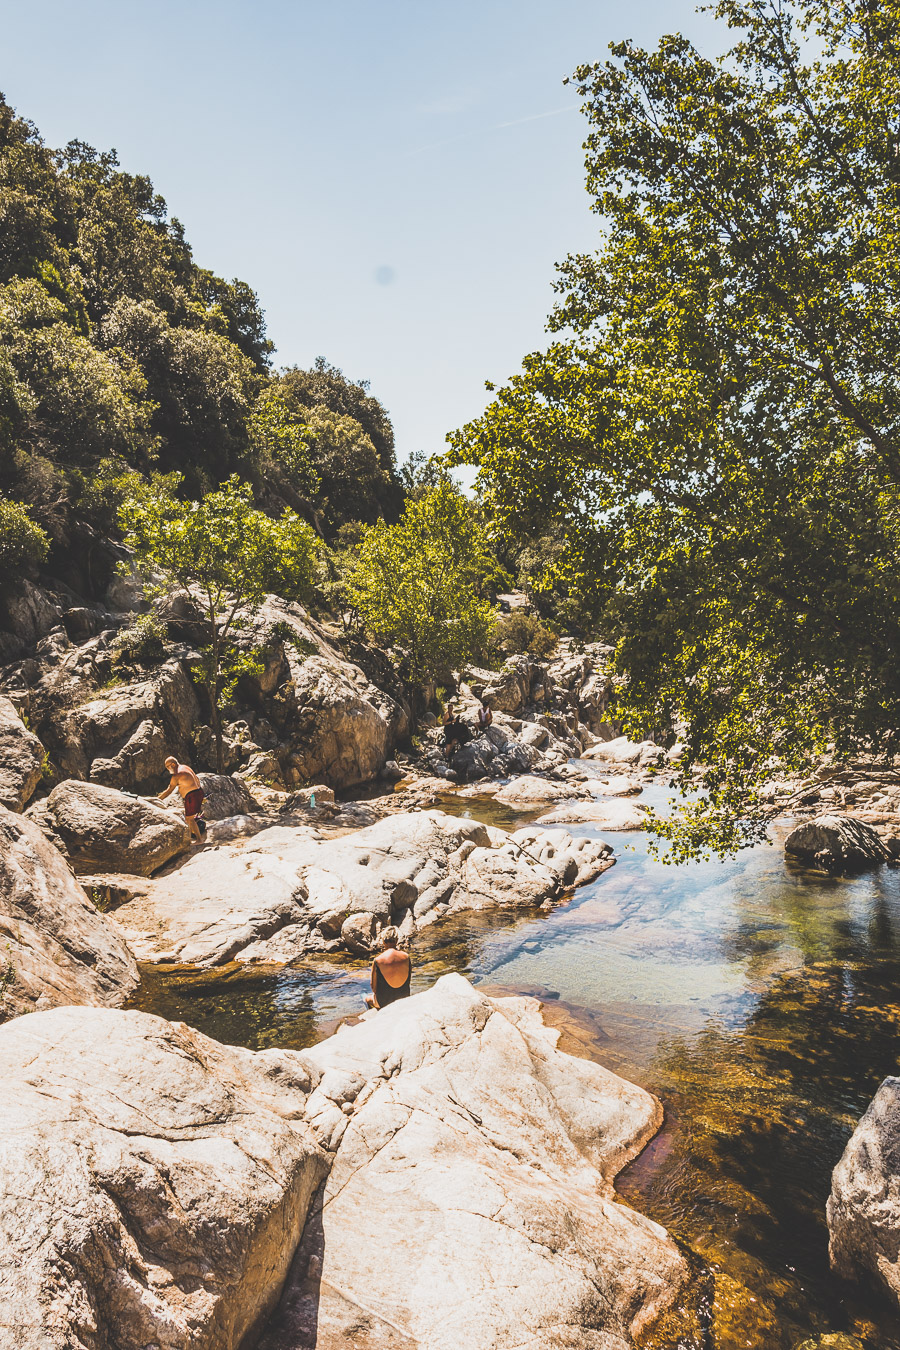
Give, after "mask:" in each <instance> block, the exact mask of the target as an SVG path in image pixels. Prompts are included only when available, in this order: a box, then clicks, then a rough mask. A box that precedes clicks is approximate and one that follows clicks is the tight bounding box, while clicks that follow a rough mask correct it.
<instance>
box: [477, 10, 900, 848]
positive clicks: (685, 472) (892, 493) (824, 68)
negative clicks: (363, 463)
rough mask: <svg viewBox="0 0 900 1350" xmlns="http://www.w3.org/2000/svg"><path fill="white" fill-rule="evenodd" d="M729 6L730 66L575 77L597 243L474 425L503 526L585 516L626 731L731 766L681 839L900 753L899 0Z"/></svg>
mask: <svg viewBox="0 0 900 1350" xmlns="http://www.w3.org/2000/svg"><path fill="white" fill-rule="evenodd" d="M715 12H716V14H717V15H718V17H719V19H720V20H722V21H723V22H724V23H725V24H727V25H728V26H729V28H731V29H732V30H734V31H735V32H736V34H737V40H736V41H735V42H734V43H733V45H732V46H731V49H730V50H729V51H728V52H727V53H726V54H725V55H724V56H723V57H722V58H721V59H719V60H715V61H712V60H708V59H706V58H705V57H704V56H702V55H701V54H700V53H699V52H698V51H697V50H696V49H695V48H694V47H692V45H691V44H690V43H689V42H688V41H687V40H686V39H685V38H683V37H680V36H674V37H667V38H664V39H663V40H662V41H661V43H660V45H659V47H658V48H657V49H656V50H655V51H653V52H646V51H643V50H640V49H639V48H637V47H635V46H632V45H631V44H630V43H623V44H619V45H616V46H613V48H612V53H613V59H612V60H611V61H608V62H605V63H600V64H597V65H591V66H583V67H581V68H580V69H579V70H578V71H577V72H576V76H575V78H576V80H577V82H578V87H579V91H580V93H581V94H582V95H583V97H584V100H585V102H584V110H585V113H586V115H587V117H588V120H589V123H590V134H589V137H588V140H587V144H586V151H587V161H586V163H587V182H588V189H589V192H590V193H591V195H592V197H593V199H594V206H595V210H596V211H597V213H598V215H599V216H600V217H601V219H602V221H603V225H604V237H603V240H602V243H601V247H600V248H599V250H598V252H597V253H596V254H593V255H590V256H578V257H571V258H569V259H568V261H567V262H566V263H565V264H563V266H562V268H561V270H560V280H559V285H558V289H559V292H560V295H561V299H560V302H559V304H558V307H557V309H556V311H555V313H554V314H553V316H552V317H551V328H552V329H553V330H555V331H556V332H557V333H559V334H560V337H559V339H558V340H557V341H556V342H555V343H554V345H553V346H551V347H550V349H549V350H548V351H546V352H544V353H536V354H533V355H531V356H529V357H528V358H527V359H526V361H525V363H524V368H523V371H522V373H521V374H520V375H518V376H516V377H514V378H513V379H512V380H511V381H510V382H509V384H508V385H507V386H506V387H505V388H504V389H502V390H501V391H500V392H499V393H498V395H497V397H496V399H495V401H494V402H493V404H492V405H491V406H490V407H489V409H488V410H487V412H486V413H485V415H484V417H483V418H481V419H479V420H478V421H477V422H475V423H473V424H471V425H470V426H468V427H466V428H464V429H463V430H462V431H461V432H459V433H457V434H456V435H455V436H454V437H453V438H452V444H453V453H454V456H455V458H456V459H457V460H458V461H463V460H464V461H466V462H470V463H476V464H478V465H479V466H480V470H481V475H480V481H481V484H482V486H483V488H484V491H485V493H486V497H487V500H488V503H489V506H490V507H491V509H492V510H493V511H494V513H495V515H496V517H497V519H498V522H499V524H500V525H501V526H502V527H503V528H504V529H505V530H506V532H507V533H508V534H510V535H511V536H514V537H517V538H519V539H521V538H522V537H525V536H528V535H531V536H532V537H537V536H539V535H540V534H541V533H543V532H545V531H546V530H547V528H548V527H553V528H559V529H562V530H564V531H565V535H566V539H567V543H568V549H567V550H566V552H565V554H563V555H561V556H560V557H559V558H558V559H557V560H556V562H555V564H554V569H553V570H554V571H555V574H556V577H557V578H558V579H559V580H560V582H561V583H563V584H564V585H565V587H566V589H567V592H568V594H569V595H570V596H572V595H576V596H577V595H579V594H580V595H582V596H583V597H585V599H586V600H589V601H590V602H591V603H593V604H595V605H596V606H597V607H598V608H599V609H600V610H601V611H602V612H603V614H604V622H605V624H606V625H607V627H608V629H609V631H610V633H611V634H612V635H614V636H615V637H616V639H617V642H618V646H617V657H616V660H617V665H618V668H619V671H620V672H621V673H622V674H623V675H625V676H626V677H627V680H626V683H625V686H624V689H623V693H622V706H621V709H620V712H621V714H622V715H623V716H624V718H625V721H626V725H627V726H628V728H629V729H630V730H631V731H632V732H634V733H646V732H648V731H653V730H657V729H660V728H661V729H663V730H668V731H669V732H670V733H671V734H673V735H674V732H675V730H676V729H678V730H679V731H680V732H681V734H682V736H683V739H684V742H685V755H684V760H683V767H684V770H685V776H684V779H683V781H684V782H685V783H691V782H692V781H693V780H692V779H691V776H690V773H689V770H690V768H691V766H692V765H694V764H697V763H701V764H705V765H706V766H707V772H706V775H705V783H706V786H707V788H708V789H709V797H708V801H707V802H706V803H705V804H702V805H701V806H699V807H697V808H695V809H694V810H693V811H692V812H691V813H689V815H688V816H686V817H685V818H684V819H683V820H682V821H681V822H680V823H677V824H676V825H674V826H671V827H666V828H665V830H663V833H668V835H669V836H670V837H671V838H672V839H673V842H674V844H675V856H682V853H683V854H684V855H693V854H696V853H697V852H702V851H704V850H706V849H708V848H714V849H718V850H723V849H730V848H732V847H735V846H736V845H738V844H739V843H741V842H743V841H746V840H747V839H752V838H754V837H758V835H759V834H760V832H761V831H762V829H763V827H764V812H763V811H762V810H761V809H758V808H757V806H756V805H755V802H754V797H753V793H754V788H755V786H756V785H757V784H758V783H759V780H760V778H762V777H764V776H765V775H766V774H767V772H769V771H770V765H771V764H772V763H773V762H775V761H778V762H780V764H781V765H783V766H786V767H788V768H792V767H799V766H801V765H803V764H806V763H808V762H809V760H810V758H811V757H813V756H815V755H816V754H818V753H820V752H821V751H822V749H823V748H825V747H826V746H829V745H830V746H833V747H834V748H835V751H836V752H837V753H838V754H844V753H849V752H853V751H857V750H866V751H883V752H885V753H888V754H892V753H895V752H896V751H897V750H898V749H900V660H898V656H900V579H898V578H900V569H898V541H900V380H898V375H897V364H896V352H897V349H898V339H900V266H898V263H900V213H898V209H897V208H898V203H900V155H898V146H900V123H898V117H897V109H898V107H900V61H898V52H900V11H898V10H897V8H896V6H893V5H870V4H868V3H867V2H866V0H847V3H842V4H836V3H834V2H833V0H803V3H800V4H797V5H794V6H791V5H785V4H782V3H778V2H777V0H771V3H770V2H769V0H720V2H719V3H718V4H717V6H716V9H715ZM550 580H551V581H552V580H553V578H550ZM679 831H681V833H679ZM680 851H681V852H680Z"/></svg>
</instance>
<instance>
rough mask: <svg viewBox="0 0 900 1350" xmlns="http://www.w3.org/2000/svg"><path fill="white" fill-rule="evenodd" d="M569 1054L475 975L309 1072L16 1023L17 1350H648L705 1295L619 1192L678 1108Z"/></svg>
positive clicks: (370, 1030)
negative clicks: (665, 1324)
mask: <svg viewBox="0 0 900 1350" xmlns="http://www.w3.org/2000/svg"><path fill="white" fill-rule="evenodd" d="M557 1035H558V1033H556V1032H554V1031H552V1030H550V1029H548V1028H547V1027H545V1026H544V1025H543V1023H542V1020H541V1016H540V1010H539V1005H538V1004H537V1003H536V1001H535V1000H533V999H526V998H511V999H496V1000H492V999H488V998H486V997H484V996H483V995H481V994H479V993H478V992H477V991H476V990H474V989H472V987H471V986H470V985H469V984H468V983H467V981H465V980H463V979H462V978H461V977H460V976H445V977H444V978H443V979H441V980H440V981H439V982H438V983H437V985H435V986H434V987H433V988H432V989H431V990H430V991H428V992H427V993H425V994H421V995H418V996H417V997H415V998H412V999H410V1000H408V1001H405V1002H404V1003H402V1004H395V1005H394V1006H393V1007H391V1008H389V1009H386V1010H385V1011H384V1012H381V1013H378V1014H377V1015H375V1016H372V1017H370V1018H368V1019H366V1020H365V1021H363V1022H362V1023H361V1024H360V1025H358V1026H355V1027H347V1028H344V1029H343V1030H342V1031H341V1032H339V1033H338V1035H336V1036H334V1037H332V1038H331V1039H330V1040H328V1041H325V1042H323V1043H322V1044H320V1045H318V1046H316V1047H314V1048H313V1049H312V1050H308V1051H304V1052H302V1053H296V1052H291V1051H287V1050H269V1051H263V1052H260V1053H258V1054H253V1053H251V1052H250V1051H245V1050H239V1049H236V1048H234V1047H229V1046H223V1045H219V1044H218V1043H217V1042H215V1041H211V1040H209V1039H208V1038H207V1037H204V1036H201V1035H200V1034H199V1033H197V1032H195V1031H192V1030H191V1029H190V1028H188V1027H186V1026H184V1025H183V1024H178V1025H173V1024H171V1023H167V1022H164V1021H162V1020H161V1019H159V1018H155V1017H151V1016H148V1015H146V1014H142V1013H134V1012H131V1013H122V1012H114V1011H109V1010H103V1009H96V1008H94V1009H91V1008H61V1009H58V1010H55V1011H52V1012H47V1013H38V1014H36V1015H34V1016H31V1017H28V1018H18V1019H15V1020H14V1021H12V1022H10V1023H8V1024H6V1025H5V1026H4V1027H2V1028H0V1071H2V1074H3V1080H4V1085H5V1091H4V1094H3V1101H2V1103H0V1135H2V1138H3V1145H4V1146H3V1147H2V1148H0V1168H2V1171H3V1178H2V1183H3V1184H2V1188H0V1192H2V1196H3V1200H2V1208H3V1232H4V1245H5V1259H4V1270H5V1274H4V1279H3V1281H2V1284H0V1305H2V1306H0V1324H2V1326H3V1327H4V1328H5V1330H4V1332H3V1335H2V1336H0V1343H2V1344H3V1345H4V1347H5V1346H6V1345H9V1346H10V1347H11V1346H12V1345H13V1344H15V1346H16V1350H38V1347H40V1350H48V1347H59V1350H62V1347H66V1350H70V1348H71V1347H73V1346H81V1347H87V1346H91V1347H111V1346H112V1345H113V1343H115V1345H116V1347H117V1350H138V1347H145V1346H147V1345H150V1344H153V1345H160V1346H163V1345H165V1346H171V1347H186V1346H188V1345H190V1346H191V1347H192V1348H194V1350H204V1347H207V1348H208V1350H238V1347H239V1346H241V1345H246V1344H247V1343H248V1342H252V1341H254V1340H255V1339H256V1337H257V1336H258V1335H259V1334H260V1333H262V1342H261V1344H262V1345H263V1346H264V1347H266V1350H301V1347H309V1346H319V1347H320V1348H321V1347H336V1346H347V1347H349V1346H351V1345H352V1346H357V1347H358V1346H360V1345H367V1346H370V1347H374V1346H383V1345H388V1344H390V1345H393V1346H409V1347H416V1346H419V1347H429V1350H481V1347H487V1346H491V1347H492V1350H513V1348H514V1347H515V1348H516V1350H522V1347H525V1350H573V1347H575V1346H576V1345H577V1346H578V1347H594V1350H628V1348H629V1347H632V1346H633V1345H634V1344H635V1338H636V1337H638V1336H640V1335H644V1334H647V1333H648V1332H649V1331H650V1330H651V1329H652V1326H653V1324H654V1322H655V1321H656V1320H657V1319H658V1318H659V1317H660V1316H661V1315H662V1314H663V1313H664V1312H665V1310H666V1309H668V1308H669V1307H671V1305H672V1304H673V1302H674V1301H675V1300H683V1301H688V1302H689V1301H690V1298H691V1291H692V1287H693V1285H694V1276H693V1273H692V1269H691V1267H690V1265H689V1263H688V1262H687V1260H686V1259H685V1257H684V1255H683V1254H682V1252H681V1250H680V1248H679V1247H678V1246H677V1245H676V1244H675V1243H674V1242H673V1241H672V1239H671V1238H670V1237H669V1236H668V1235H667V1234H666V1232H665V1230H664V1229H662V1228H661V1227H660V1226H659V1225H657V1224H655V1223H651V1222H650V1221H649V1220H647V1219H644V1218H642V1216H641V1215H639V1214H636V1213H635V1212H634V1211H632V1210H630V1209H628V1208H627V1207H626V1206H624V1205H622V1204H619V1203H616V1201H615V1198H614V1193H613V1181H614V1178H615V1176H616V1173H617V1172H618V1171H619V1170H620V1168H621V1167H622V1166H623V1165H624V1164H625V1162H627V1161H628V1159H629V1158H631V1157H632V1156H633V1155H634V1153H635V1152H636V1151H637V1150H639V1149H640V1148H641V1147H642V1145H643V1144H644V1143H645V1142H646V1140H647V1139H648V1138H649V1137H650V1136H651V1135H652V1134H653V1133H654V1132H655V1130H656V1129H657V1128H658V1126H659V1123H660V1119H661V1109H660V1106H659V1103H658V1102H656V1101H655V1100H654V1099H653V1098H652V1097H650V1096H649V1095H648V1094H647V1093H646V1092H644V1091H643V1090H642V1089H640V1088H637V1087H634V1086H632V1085H631V1084H629V1083H626V1082H624V1081H623V1080H622V1079H620V1078H617V1077H616V1076H615V1075H614V1074H612V1073H609V1072H607V1071H606V1070H604V1069H602V1068H600V1067H599V1066H598V1065H595V1064H592V1063H589V1062H587V1061H585V1060H578V1059H573V1058H571V1057H570V1056H569V1055H566V1054H562V1053H561V1052H560V1051H559V1050H557V1049H556V1040H557ZM267 1322H268V1326H267V1325H266V1323H267ZM10 1338H12V1339H10Z"/></svg>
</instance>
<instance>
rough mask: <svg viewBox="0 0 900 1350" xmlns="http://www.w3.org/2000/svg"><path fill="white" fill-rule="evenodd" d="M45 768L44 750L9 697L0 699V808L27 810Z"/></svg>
mask: <svg viewBox="0 0 900 1350" xmlns="http://www.w3.org/2000/svg"><path fill="white" fill-rule="evenodd" d="M43 767H44V747H43V746H42V745H41V743H40V741H39V740H38V738H37V736H35V735H34V733H33V732H31V731H29V730H28V728H27V727H26V726H25V724H24V722H23V721H22V719H21V717H20V716H19V714H18V713H17V712H16V709H15V707H14V706H13V704H12V703H10V701H9V699H8V698H0V805H3V806H6V807H8V808H9V810H10V811H21V810H23V809H24V807H25V804H26V802H28V801H29V800H30V799H31V797H32V795H33V793H34V790H35V788H36V787H37V785H38V783H39V782H40V781H41V773H42V770H43Z"/></svg>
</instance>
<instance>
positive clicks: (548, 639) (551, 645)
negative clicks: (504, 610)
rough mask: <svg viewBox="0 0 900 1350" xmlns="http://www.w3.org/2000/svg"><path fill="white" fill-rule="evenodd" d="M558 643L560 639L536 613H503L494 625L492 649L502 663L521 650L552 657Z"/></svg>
mask: <svg viewBox="0 0 900 1350" xmlns="http://www.w3.org/2000/svg"><path fill="white" fill-rule="evenodd" d="M558 644H559V638H558V637H557V636H556V634H555V633H553V632H551V630H550V629H549V628H547V627H546V625H545V624H543V623H542V622H541V620H540V619H539V618H538V616H537V615H536V614H529V613H527V612H526V611H525V610H523V609H514V610H513V611H512V612H511V613H510V614H501V616H500V618H499V619H498V620H497V621H496V623H495V624H494V627H493V629H492V631H491V640H490V647H489V652H490V655H491V657H492V658H493V659H494V660H495V661H497V662H503V661H505V660H506V658H507V657H508V656H516V655H518V654H519V653H520V652H530V654H531V655H532V656H551V655H552V654H553V652H555V651H556V648H557V646H558Z"/></svg>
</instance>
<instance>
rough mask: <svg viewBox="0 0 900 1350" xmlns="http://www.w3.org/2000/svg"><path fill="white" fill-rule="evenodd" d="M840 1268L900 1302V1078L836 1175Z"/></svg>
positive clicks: (888, 1084) (835, 1243) (833, 1249)
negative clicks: (876, 1286) (877, 1287)
mask: <svg viewBox="0 0 900 1350" xmlns="http://www.w3.org/2000/svg"><path fill="white" fill-rule="evenodd" d="M827 1215H828V1232H829V1238H830V1240H829V1247H828V1253H829V1256H830V1258H831V1264H832V1266H833V1267H834V1269H835V1270H836V1271H837V1272H838V1273H839V1274H840V1275H843V1276H844V1277H845V1278H846V1279H860V1278H862V1279H865V1280H869V1281H871V1282H872V1283H873V1284H875V1285H879V1286H880V1287H881V1289H882V1290H883V1291H885V1292H886V1293H887V1294H888V1295H889V1296H890V1297H891V1298H892V1299H893V1300H894V1302H895V1303H897V1305H898V1307H900V1078H886V1079H885V1080H884V1082H883V1083H882V1084H881V1087H880V1088H879V1089H878V1091H877V1093H876V1094H875V1097H874V1099H873V1101H872V1104H871V1105H870V1107H869V1109H868V1110H867V1111H866V1113H865V1115H864V1116H863V1118H862V1120H860V1122H859V1124H858V1125H857V1127H856V1129H855V1130H854V1132H853V1135H852V1136H851V1138H850V1141H849V1143H848V1144H847V1147H846V1148H845V1149H844V1155H843V1157H842V1158H841V1160H840V1162H839V1163H838V1165H837V1167H836V1168H835V1169H834V1173H833V1175H832V1178H831V1196H830V1198H829V1200H828V1205H827Z"/></svg>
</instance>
